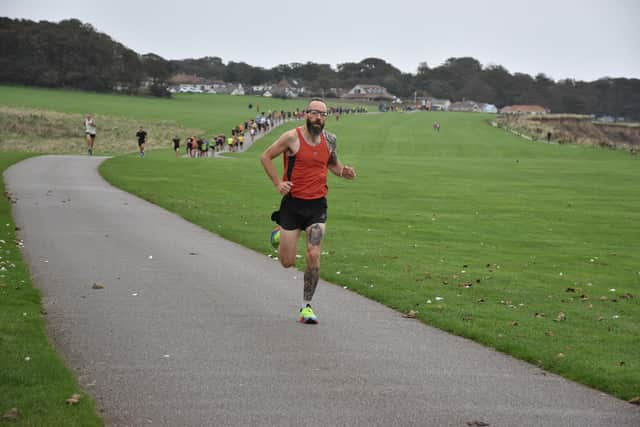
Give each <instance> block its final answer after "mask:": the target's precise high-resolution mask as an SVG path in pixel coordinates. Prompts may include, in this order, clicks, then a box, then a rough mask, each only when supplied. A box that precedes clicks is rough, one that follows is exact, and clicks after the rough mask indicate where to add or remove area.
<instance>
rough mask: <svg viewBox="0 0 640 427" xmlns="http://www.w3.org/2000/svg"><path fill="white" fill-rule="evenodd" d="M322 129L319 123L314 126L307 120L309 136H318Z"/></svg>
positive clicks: (322, 124) (321, 124) (322, 126)
mask: <svg viewBox="0 0 640 427" xmlns="http://www.w3.org/2000/svg"><path fill="white" fill-rule="evenodd" d="M323 129H324V123H322V122H320V123H317V124H314V123H313V122H312V121H311V120H309V119H307V130H308V131H309V133H310V134H311V135H313V136H318V135H320V134H321V133H322V130H323Z"/></svg>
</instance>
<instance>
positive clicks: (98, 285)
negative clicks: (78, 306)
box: [91, 282, 104, 289]
mask: <svg viewBox="0 0 640 427" xmlns="http://www.w3.org/2000/svg"><path fill="white" fill-rule="evenodd" d="M91 289H104V285H103V284H102V282H95V283H94V284H93V286H92V287H91Z"/></svg>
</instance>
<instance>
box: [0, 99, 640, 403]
mask: <svg viewBox="0 0 640 427" xmlns="http://www.w3.org/2000/svg"><path fill="white" fill-rule="evenodd" d="M20 90H21V89H20V88H6V87H5V88H2V87H0V94H4V93H8V92H11V91H16V92H19V91H20ZM22 90H24V91H25V95H24V96H20V94H19V93H18V94H16V95H12V96H13V98H12V97H9V98H6V97H3V98H2V101H0V102H2V103H5V104H9V105H13V104H11V102H15V99H17V98H19V99H21V100H23V101H21V102H22V104H16V105H17V106H26V105H27V103H28V102H31V104H29V105H30V106H32V107H37V108H50V109H57V108H56V105H62V104H65V103H67V104H74V105H75V106H76V108H77V109H78V111H76V112H82V111H85V109H86V108H85V107H86V105H87V104H88V103H89V102H88V100H89V99H91V100H92V101H91V105H92V107H93V108H92V109H93V110H94V112H99V113H101V114H112V115H114V116H116V114H115V113H114V111H117V110H120V111H128V112H129V113H130V114H129V116H130V117H132V115H134V114H138V115H139V116H140V119H145V118H144V117H143V116H145V115H146V114H148V120H166V119H167V117H171V116H176V117H177V116H179V115H180V114H179V113H181V112H182V111H184V110H187V111H196V110H198V111H199V108H204V107H198V106H199V105H200V106H201V105H204V104H205V103H206V104H207V105H208V107H207V108H210V111H214V110H217V111H220V114H221V115H223V114H228V115H229V116H233V117H235V118H233V119H232V120H231V121H230V122H229V123H233V122H234V121H235V120H237V119H236V118H239V117H243V115H246V114H245V112H246V111H245V109H246V108H247V103H248V102H250V101H248V100H247V98H242V97H217V96H208V95H193V96H189V97H184V98H183V97H179V98H177V99H175V100H171V101H167V100H153V99H137V98H129V97H116V96H105V95H94V94H80V93H76V92H62V91H43V92H40V95H38V90H35V89H33V90H32V89H22ZM30 97H31V98H33V99H32V100H31V101H28V98H30ZM67 97H68V98H69V100H68V101H63V100H62V99H61V98H65V99H66V98H67ZM207 97H208V98H207ZM56 98H58V99H57V101H56ZM261 102H262V100H261ZM191 103H193V105H191ZM218 103H220V105H214V104H218ZM118 104H122V105H120V106H118ZM209 104H211V105H209ZM254 105H255V102H254ZM99 106H100V107H99ZM99 108H103V109H102V110H99ZM112 110H113V111H112ZM65 111H69V110H65ZM160 112H162V113H160ZM194 115H195V113H194ZM207 117H208V116H206V115H200V116H199V119H198V118H196V117H189V118H186V117H185V118H182V119H179V120H177V123H179V124H181V125H184V126H193V127H195V128H204V127H206V123H209V122H208V121H207ZM486 118H487V116H484V115H482V114H457V113H426V112H419V113H413V114H400V113H387V114H383V115H371V116H353V117H352V116H347V117H343V118H342V119H341V120H340V121H339V122H337V123H336V122H335V121H334V120H333V119H330V120H329V122H328V126H327V127H328V128H329V129H330V130H332V131H334V132H336V133H337V134H338V137H339V140H338V149H339V153H340V158H341V159H342V160H343V161H344V162H346V163H347V164H350V165H354V166H355V167H356V169H357V171H358V178H357V180H356V181H354V182H346V181H343V180H340V179H338V178H336V177H333V176H332V177H330V180H329V186H330V188H331V190H330V194H329V223H328V227H327V238H326V241H325V244H324V247H323V251H325V252H326V254H325V255H323V259H322V271H321V274H322V277H323V278H324V279H326V280H329V281H331V282H334V283H337V284H340V285H341V286H347V287H349V288H350V289H352V290H354V291H356V292H358V293H361V294H363V295H366V296H368V297H370V298H372V299H375V300H378V301H380V302H382V303H384V304H386V305H388V306H390V307H393V308H395V309H397V310H399V311H400V312H404V313H406V312H409V311H411V310H413V311H415V312H417V317H418V318H419V319H420V320H422V321H424V322H425V323H428V324H431V325H434V326H437V327H439V328H442V329H444V330H447V331H452V332H454V333H456V334H459V335H463V336H467V337H470V338H472V339H474V340H476V341H479V342H481V343H484V344H486V345H489V346H491V347H494V348H497V349H499V350H501V351H504V352H506V353H509V354H512V355H514V356H516V357H519V358H522V359H524V360H527V361H530V362H532V363H535V364H537V365H539V366H541V367H544V368H545V369H548V370H551V371H554V372H557V373H560V374H562V375H564V376H566V377H569V378H572V379H575V380H577V381H580V382H582V383H584V384H588V385H591V386H593V387H595V388H598V389H601V390H603V391H606V392H608V393H611V394H613V395H616V396H618V397H620V398H622V399H629V398H631V397H633V396H637V395H639V394H640V386H639V384H640V361H639V360H638V358H637V354H639V353H640V340H638V337H639V336H640V327H639V326H638V320H640V316H639V315H640V302H639V298H640V296H639V295H638V288H639V286H640V255H639V254H638V249H639V243H638V242H640V225H639V224H640V191H638V189H637V182H638V180H639V178H640V163H639V161H640V160H639V159H638V158H637V156H630V155H629V154H628V153H627V152H623V151H612V150H603V149H597V148H590V147H582V146H572V145H547V144H537V143H532V142H528V141H525V140H523V139H519V138H517V137H515V136H513V135H511V134H508V133H506V132H504V131H502V130H500V129H496V128H492V127H491V126H488V125H487V124H486ZM191 120H192V121H191ZM198 120H202V121H198ZM216 120H220V122H218V123H222V119H218V118H217V119H216ZM433 120H439V121H440V123H441V124H442V131H441V132H440V133H434V132H432V131H431V123H432V122H433ZM220 126H222V125H220ZM225 126H227V125H225ZM282 130H284V128H280V129H278V131H277V132H275V133H274V134H272V135H270V136H268V137H266V138H265V139H264V140H261V141H259V142H258V143H256V144H255V145H254V147H252V149H251V150H250V151H249V152H246V153H242V154H236V155H234V156H233V159H232V160H229V159H206V160H205V159H183V158H175V157H174V155H173V153H172V152H170V151H168V150H167V151H157V152H154V153H153V155H149V156H147V158H145V159H139V158H137V157H135V156H131V155H126V156H122V157H117V158H114V159H111V160H109V161H107V162H106V163H104V164H103V166H102V167H101V173H102V174H103V175H104V176H105V177H106V178H107V179H108V180H109V181H111V182H112V183H114V184H115V185H117V186H119V187H122V188H124V189H126V190H127V191H130V192H133V193H135V194H138V195H140V196H141V197H143V198H145V199H147V200H150V201H153V202H154V203H157V204H158V205H160V206H163V207H166V208H167V209H169V210H172V211H174V212H177V213H179V214H180V215H182V216H183V217H184V218H186V219H188V220H189V221H192V222H194V223H197V224H200V225H202V226H203V227H205V228H208V229H209V230H212V231H214V232H216V233H218V234H220V235H222V236H224V237H226V238H229V239H231V240H234V241H237V242H240V243H241V244H243V245H245V246H248V247H251V248H253V249H255V250H257V251H259V252H262V253H264V254H265V256H266V255H267V254H268V253H269V250H270V248H269V243H268V236H269V231H270V230H271V229H272V227H273V224H272V223H271V222H270V221H269V215H270V213H271V211H272V210H274V209H275V208H276V207H277V205H278V203H279V197H278V194H277V192H276V190H275V189H274V188H273V187H272V186H271V184H270V182H269V181H268V179H267V178H266V176H265V175H264V172H263V170H262V168H261V166H260V164H259V160H258V157H259V154H260V152H261V151H262V150H263V149H264V148H265V147H266V146H267V145H268V144H269V143H270V142H272V141H273V139H274V138H275V137H276V136H277V134H280V133H281V131H282ZM186 183H194V184H193V185H192V186H191V187H188V186H186V185H185V184H186ZM316 299H317V309H318V312H319V315H322V289H319V291H318V294H317V297H316Z"/></svg>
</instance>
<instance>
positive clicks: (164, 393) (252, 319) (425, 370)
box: [5, 156, 640, 427]
mask: <svg viewBox="0 0 640 427" xmlns="http://www.w3.org/2000/svg"><path fill="white" fill-rule="evenodd" d="M102 160H103V159H102V158H98V157H79V156H45V157H37V158H31V159H28V160H25V161H23V162H21V163H18V164H16V165H14V166H13V167H11V168H10V169H9V170H8V171H7V172H6V173H5V178H6V183H7V185H8V189H9V191H10V192H11V193H12V194H13V196H14V197H15V198H17V199H18V201H17V204H16V205H15V206H14V216H15V219H16V223H17V225H18V226H19V227H21V231H20V233H19V234H20V238H22V239H23V240H24V245H25V249H24V253H25V256H26V259H27V261H28V263H29V266H30V269H31V272H32V274H33V277H34V280H35V284H36V286H38V287H39V288H40V289H42V291H43V293H44V304H45V306H46V309H47V312H48V315H47V320H48V322H49V331H50V334H51V336H52V337H53V341H54V343H55V346H56V347H57V348H58V349H59V351H60V352H61V353H62V355H63V356H64V357H65V359H66V360H67V361H68V363H69V365H70V366H72V367H73V368H74V370H75V372H76V373H77V376H78V378H79V381H80V383H81V384H82V385H84V386H85V387H86V389H87V390H88V391H89V392H90V393H91V394H92V395H93V396H95V398H96V400H97V402H98V404H99V406H100V407H101V408H102V409H103V411H104V415H105V417H106V420H107V422H108V423H109V424H110V425H113V426H146V425H166V426H243V427H246V426H296V427H298V426H301V425H305V426H306V425H308V426H385V427H386V426H462V427H464V426H466V425H467V423H471V422H474V421H478V422H485V423H489V424H490V425H491V426H492V427H495V426H536V427H539V426H563V427H564V426H581V427H583V426H598V427H601V426H616V427H621V426H634V427H637V426H639V425H640V408H638V407H635V406H632V405H630V404H627V403H625V402H622V401H620V400H617V399H614V398H612V397H610V396H607V395H605V394H603V393H599V392H597V391H594V390H591V389H588V388H586V387H583V386H580V385H577V384H575V383H572V382H570V381H567V380H564V379H562V378H559V377H557V376H555V375H551V374H545V373H544V372H542V371H541V370H539V369H537V368H536V367H534V366H531V365H528V364H525V363H522V362H519V361H517V360H514V359H512V358H509V357H507V356H504V355H502V354H499V353H497V352H495V351H492V350H490V349H486V348H484V347H482V346H480V345H477V344H475V343H473V342H471V341H468V340H465V339H462V338H458V337H455V336H451V335H448V334H446V333H444V332H441V331H439V330H436V329H432V328H430V327H427V326H424V325H423V324H421V323H419V322H417V321H415V320H410V319H404V318H402V317H401V316H400V315H399V314H398V313H397V312H394V311H392V310H389V309H387V308H385V307H383V306H381V305H379V304H377V303H374V302H371V301H369V300H366V299H364V298H362V297H360V296H358V295H356V294H354V293H352V292H350V291H348V290H344V289H343V288H341V287H339V286H333V285H330V284H327V283H324V282H321V283H320V285H319V289H318V292H317V295H316V301H317V303H316V308H317V312H318V315H319V316H320V321H321V323H320V324H319V325H315V326H311V325H302V324H299V323H296V322H295V314H296V310H297V308H298V303H299V300H300V297H301V294H302V289H301V288H302V284H301V282H302V280H301V274H300V273H299V272H297V271H294V270H285V269H282V268H281V267H280V266H279V265H278V264H277V263H276V262H275V261H272V260H271V259H269V258H268V257H266V256H265V255H263V254H259V253H256V252H253V251H250V250H247V249H245V248H243V247H240V246H238V245H236V244H233V243H230V242H227V241H225V240H223V239H221V238H219V237H217V236H215V235H212V234H210V233H208V232H206V231H204V230H202V229H200V228H198V227H196V226H194V225H192V224H190V223H188V222H186V221H184V220H182V219H181V218H179V217H178V216H176V215H174V214H171V213H169V212H166V211H164V210H162V209H160V208H158V207H156V206H154V205H151V204H149V203H147V202H145V201H142V200H140V199H138V198H136V197H134V196H132V195H129V194H127V193H124V192H122V191H119V190H117V189H115V188H113V187H111V186H109V185H108V184H107V183H106V182H104V181H103V180H102V178H101V177H100V176H99V175H98V173H97V171H96V168H97V166H98V164H99V163H100V162H101V161H102ZM256 167H257V166H256ZM96 281H99V282H102V283H104V289H100V290H94V289H91V287H92V284H93V283H94V282H96Z"/></svg>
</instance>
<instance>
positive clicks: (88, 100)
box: [0, 85, 374, 142]
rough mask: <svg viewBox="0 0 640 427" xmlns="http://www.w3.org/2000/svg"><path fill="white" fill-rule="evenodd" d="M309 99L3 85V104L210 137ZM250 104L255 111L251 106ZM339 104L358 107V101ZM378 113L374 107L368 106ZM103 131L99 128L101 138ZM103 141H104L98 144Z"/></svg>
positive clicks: (302, 104) (0, 92) (0, 99)
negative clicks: (178, 128) (164, 125)
mask: <svg viewBox="0 0 640 427" xmlns="http://www.w3.org/2000/svg"><path fill="white" fill-rule="evenodd" d="M307 102H308V100H306V99H299V100H284V99H278V98H263V97H258V96H229V95H210V94H176V95H174V97H173V98H172V99H160V98H152V97H143V96H128V95H113V94H98V93H91V92H81V91H69V90H62V89H42V88H30V87H22V86H2V85H0V105H9V106H14V107H29V108H40V109H44V110H54V111H61V112H66V113H81V114H86V113H93V114H101V115H107V116H115V117H126V118H128V119H133V120H135V119H139V120H140V121H141V124H143V123H144V124H145V125H148V124H149V122H153V121H157V122H161V121H172V122H176V123H178V124H180V125H182V126H184V127H187V128H196V129H202V130H204V131H205V132H206V134H207V135H212V134H214V133H215V134H217V133H220V132H226V133H229V131H230V130H231V128H233V127H235V126H236V125H238V124H240V123H241V122H244V121H245V120H248V119H250V118H255V117H256V115H258V112H257V111H256V109H257V108H258V107H259V108H260V112H268V111H269V110H278V111H279V110H285V111H295V109H296V108H300V109H304V108H305V107H306V104H307ZM249 104H251V105H252V108H249ZM340 104H344V105H349V106H353V105H354V103H344V102H340ZM369 109H370V110H371V111H373V109H374V108H373V107H372V106H369ZM100 131H101V129H100V126H98V134H99V133H100ZM97 142H99V140H98V141H97Z"/></svg>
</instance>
